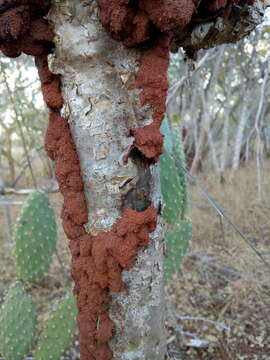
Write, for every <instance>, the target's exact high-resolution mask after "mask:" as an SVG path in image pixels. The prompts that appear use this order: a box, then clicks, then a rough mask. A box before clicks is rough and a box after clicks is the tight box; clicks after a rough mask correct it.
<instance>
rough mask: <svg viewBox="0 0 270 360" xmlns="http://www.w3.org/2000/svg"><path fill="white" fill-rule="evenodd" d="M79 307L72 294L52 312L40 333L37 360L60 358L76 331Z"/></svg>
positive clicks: (36, 352) (35, 357)
mask: <svg viewBox="0 0 270 360" xmlns="http://www.w3.org/2000/svg"><path fill="white" fill-rule="evenodd" d="M76 315H77V307H76V300H75V297H74V296H73V295H72V294H70V295H68V296H67V297H66V298H65V299H64V300H62V301H60V303H59V304H58V307H57V309H56V310H55V311H54V312H53V313H52V314H51V316H50V318H49V319H48V320H47V322H46V323H45V325H44V329H43V331H42V333H41V335H40V339H39V341H38V344H37V347H36V351H35V353H34V359H35V360H59V359H60V358H61V355H62V354H63V352H64V351H65V350H66V349H67V348H68V347H69V346H70V345H71V343H72V339H73V337H74V334H75V331H76Z"/></svg>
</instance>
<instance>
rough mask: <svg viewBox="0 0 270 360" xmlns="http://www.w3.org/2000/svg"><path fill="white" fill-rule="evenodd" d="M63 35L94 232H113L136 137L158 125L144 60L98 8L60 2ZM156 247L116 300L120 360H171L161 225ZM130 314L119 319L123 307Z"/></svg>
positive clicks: (57, 64) (69, 98) (144, 253)
mask: <svg viewBox="0 0 270 360" xmlns="http://www.w3.org/2000/svg"><path fill="white" fill-rule="evenodd" d="M49 19H50V21H51V22H52V24H53V28H54V31H55V33H56V38H55V44H56V49H55V53H54V55H53V56H51V58H50V68H51V70H52V71H53V72H54V73H56V74H60V75H61V78H62V94H63V96H64V99H65V106H64V109H63V111H62V115H63V116H64V117H66V118H68V122H69V125H70V129H71V132H72V135H73V139H74V141H75V144H76V148H77V152H78V155H79V159H80V164H81V172H82V176H83V181H84V186H85V196H86V199H87V205H88V223H87V225H86V230H87V232H89V233H91V234H93V235H96V234H98V233H99V232H103V231H109V230H110V229H111V227H112V225H113V224H114V223H115V222H116V221H117V220H118V219H119V218H120V217H121V207H122V205H123V199H124V198H125V196H126V194H127V192H128V191H129V190H130V187H129V186H130V185H127V184H132V186H135V185H136V181H138V177H139V176H140V175H139V169H138V167H137V165H136V163H134V162H133V161H132V160H131V159H130V158H129V160H128V162H127V163H125V161H124V159H125V157H126V156H127V154H128V152H129V149H130V146H131V145H132V143H133V140H134V139H133V138H132V137H129V129H130V128H134V127H143V126H145V125H146V124H150V123H151V122H152V109H151V108H150V107H149V106H145V107H141V104H140V98H139V94H140V90H138V89H133V88H132V83H133V82H134V79H135V76H136V72H137V71H138V61H139V56H140V53H139V51H137V50H134V49H133V50H132V49H127V48H125V47H124V46H123V45H122V44H121V43H120V42H116V41H114V40H112V39H111V38H110V36H109V35H107V33H106V32H105V31H104V29H103V28H102V26H101V24H100V22H99V17H98V9H97V5H96V2H95V1H78V2H77V1H76V2H75V1H74V0H61V1H57V0H55V1H54V3H53V6H52V9H51V11H50V14H49ZM158 173H159V170H158V167H157V166H151V181H152V189H153V191H152V200H153V203H154V205H155V206H158V204H159V202H160V200H161V195H160V188H159V176H158ZM151 239H152V241H151V244H150V245H149V246H148V247H147V248H146V249H143V250H141V252H140V253H139V255H138V257H137V260H136V263H135V265H134V266H133V268H132V269H131V271H126V272H124V273H123V279H124V282H125V284H126V291H124V292H123V293H120V294H113V296H112V298H113V300H112V306H111V311H110V316H111V318H112V320H113V321H114V322H115V324H116V330H115V335H114V338H113V340H112V342H111V348H112V350H113V353H114V359H118V360H139V359H140V360H143V359H145V360H146V359H147V360H161V359H163V358H164V356H165V349H166V342H165V332H164V303H163V299H164V296H163V262H162V257H163V243H162V242H163V230H162V224H161V220H160V219H159V220H158V226H157V228H156V231H155V232H154V233H153V234H151ZM115 304H118V305H120V308H124V309H125V311H126V313H125V314H123V313H121V314H119V313H118V312H117V306H114V305H115Z"/></svg>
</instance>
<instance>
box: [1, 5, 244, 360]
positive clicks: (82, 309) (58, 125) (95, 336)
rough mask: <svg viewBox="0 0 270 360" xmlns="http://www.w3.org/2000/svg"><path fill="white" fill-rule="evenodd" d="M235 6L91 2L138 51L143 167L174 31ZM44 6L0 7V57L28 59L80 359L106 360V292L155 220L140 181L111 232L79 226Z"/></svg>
mask: <svg viewBox="0 0 270 360" xmlns="http://www.w3.org/2000/svg"><path fill="white" fill-rule="evenodd" d="M238 2H239V3H240V1H237V0H236V1H232V0H227V1H226V0H223V1H222V0H216V1H207V0H193V1H192V0H141V1H134V0H110V1H108V0H98V3H99V6H100V9H101V20H102V23H103V25H104V26H105V28H106V29H107V30H108V31H109V32H110V33H111V35H112V37H113V38H114V39H117V40H120V41H122V42H123V43H124V44H125V45H126V46H140V45H143V47H142V48H141V52H142V55H141V61H140V68H139V70H138V74H137V79H136V83H135V87H137V88H140V89H142V92H141V103H142V105H145V104H150V105H151V106H152V107H153V123H152V124H150V125H147V126H145V127H144V128H139V129H138V128H136V129H131V130H130V133H131V135H132V136H134V137H135V141H134V149H133V154H134V150H136V152H137V155H136V156H138V154H139V156H140V157H141V158H145V159H147V161H146V163H147V164H148V165H149V164H150V163H151V162H155V161H157V160H158V158H159V155H160V154H161V152H162V136H161V135H160V132H159V127H160V124H161V121H162V119H163V116H164V112H165V102H166V94H167V89H168V82H167V69H168V65H169V44H170V40H171V38H172V36H173V30H174V29H175V28H176V27H178V28H179V26H180V27H185V26H186V25H187V24H188V23H189V22H190V21H191V20H192V17H193V16H194V14H196V15H197V14H198V11H205V10H208V11H214V12H216V11H225V10H226V9H228V7H230V6H231V4H232V3H238ZM48 4H49V1H46V0H0V50H1V51H2V52H3V53H4V54H5V55H6V56H9V57H17V56H19V55H20V54H21V53H22V52H24V53H25V54H28V55H32V56H35V59H36V66H37V68H38V72H39V76H40V80H41V87H42V92H43V96H44V100H45V102H46V104H47V106H48V107H49V109H50V120H49V127H48V131H47V134H46V141H45V145H46V149H47V152H48V154H49V156H50V157H51V158H52V159H53V160H54V161H55V174H56V178H57V181H58V183H59V187H60V190H61V193H62V194H63V197H64V205H63V209H62V220H63V227H64V230H65V232H66V234H67V236H68V238H69V240H70V242H69V247H70V251H71V254H72V270H71V271H72V277H73V279H74V281H75V288H74V293H75V294H76V296H77V303H78V309H79V312H78V326H79V333H80V351H81V359H82V360H110V359H112V353H111V350H110V348H109V340H110V339H111V337H112V334H113V328H114V324H113V323H112V321H111V320H110V318H109V315H108V312H109V304H110V292H119V291H123V290H125V287H124V284H123V282H122V279H121V273H122V271H123V270H128V269H130V268H131V266H132V264H133V262H134V260H135V259H136V256H137V254H138V251H139V249H140V248H141V247H143V246H146V245H147V244H148V243H149V234H150V233H151V232H153V231H154V230H155V227H156V220H157V212H156V209H155V208H154V207H153V206H152V205H151V203H149V202H148V200H149V198H148V194H146V195H145V192H144V190H146V193H147V190H149V189H148V184H144V183H143V181H142V183H141V184H140V186H141V189H140V190H141V193H143V194H142V198H143V201H142V203H141V202H137V205H136V206H134V207H133V208H131V207H132V206H131V205H134V204H133V202H134V198H135V199H136V200H137V193H132V194H129V195H128V196H129V198H127V199H126V200H127V201H126V202H125V201H123V204H124V207H123V211H122V217H121V219H120V220H119V221H118V222H117V223H116V224H115V225H114V226H113V228H112V230H111V231H110V232H104V233H100V234H99V235H97V236H91V235H89V234H87V233H86V231H85V229H84V226H83V225H84V224H85V223H86V222H87V220H88V218H87V217H88V212H87V207H86V201H85V195H84V188H83V181H82V177H81V173H80V163H79V159H78V156H77V153H76V148H75V144H74V142H73V139H72V136H71V133H70V129H69V126H68V122H67V120H66V119H64V118H63V117H61V115H60V110H61V108H62V106H63V98H62V95H61V80H60V78H59V77H58V76H56V75H54V74H52V73H51V72H50V70H49V68H48V63H47V55H48V54H49V53H51V52H52V51H53V32H52V30H51V29H50V27H49V25H48V22H47V21H46V20H45V19H44V18H43V17H44V15H46V14H47V11H48ZM148 165H147V166H148ZM144 171H145V172H146V173H147V170H144ZM141 193H140V194H139V195H141ZM139 200H140V199H139ZM130 202H131V204H130ZM145 204H146V205H145ZM130 206H131V207H130Z"/></svg>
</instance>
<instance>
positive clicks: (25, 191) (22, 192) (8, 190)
mask: <svg viewBox="0 0 270 360" xmlns="http://www.w3.org/2000/svg"><path fill="white" fill-rule="evenodd" d="M36 190H41V191H44V192H45V193H48V194H53V193H57V192H59V188H58V187H57V188H54V189H43V188H39V189H20V190H16V189H13V188H4V189H1V191H0V195H9V194H16V195H28V194H31V193H32V192H33V191H36Z"/></svg>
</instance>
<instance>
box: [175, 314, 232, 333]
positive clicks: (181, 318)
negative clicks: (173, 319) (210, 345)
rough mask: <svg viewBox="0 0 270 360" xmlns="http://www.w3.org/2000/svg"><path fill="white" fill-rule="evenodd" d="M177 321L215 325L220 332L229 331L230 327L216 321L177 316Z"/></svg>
mask: <svg viewBox="0 0 270 360" xmlns="http://www.w3.org/2000/svg"><path fill="white" fill-rule="evenodd" d="M177 319H179V320H188V321H202V322H206V323H208V324H211V325H215V326H216V327H217V328H220V329H222V330H226V331H230V327H229V326H227V325H226V324H224V323H221V322H218V321H214V320H210V319H205V318H202V317H194V316H179V315H178V316H177Z"/></svg>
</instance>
